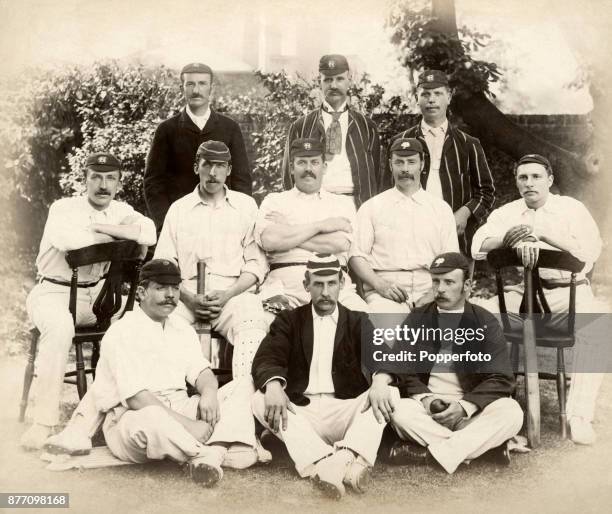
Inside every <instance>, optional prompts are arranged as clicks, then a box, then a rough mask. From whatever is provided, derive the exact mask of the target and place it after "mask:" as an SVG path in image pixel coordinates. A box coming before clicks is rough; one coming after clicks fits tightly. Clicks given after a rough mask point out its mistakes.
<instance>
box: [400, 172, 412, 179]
mask: <svg viewBox="0 0 612 514" xmlns="http://www.w3.org/2000/svg"><path fill="white" fill-rule="evenodd" d="M399 178H409V179H412V180H415V178H416V177H415V175H413V174H412V173H401V174H400V176H399Z"/></svg>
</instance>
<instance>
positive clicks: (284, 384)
mask: <svg viewBox="0 0 612 514" xmlns="http://www.w3.org/2000/svg"><path fill="white" fill-rule="evenodd" d="M272 380H280V382H281V384H282V385H283V389H285V388H286V387H287V381H286V380H285V379H284V378H283V377H271V378H269V379H268V380H266V381H265V382H264V385H263V386H262V387H261V388H262V389H265V388H266V386H267V385H268V383H270V382H272Z"/></svg>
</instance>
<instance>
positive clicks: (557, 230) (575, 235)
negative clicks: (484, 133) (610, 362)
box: [472, 154, 609, 444]
mask: <svg viewBox="0 0 612 514" xmlns="http://www.w3.org/2000/svg"><path fill="white" fill-rule="evenodd" d="M514 173H515V179H516V186H517V188H518V191H519V193H520V195H521V197H522V198H520V199H519V200H515V201H513V202H510V203H508V204H506V205H503V206H502V207H500V208H499V209H496V210H495V211H493V212H492V213H491V215H490V216H489V219H488V220H487V223H486V224H485V225H484V226H482V227H480V229H478V231H477V232H476V234H475V235H474V240H473V242H472V256H473V257H474V258H475V259H485V258H486V256H487V253H488V252H490V251H491V250H493V249H495V248H501V247H507V248H514V249H516V252H517V253H518V255H519V257H520V258H521V259H522V261H523V264H524V266H527V267H529V268H533V267H535V266H536V265H537V262H538V252H539V249H540V248H546V249H552V250H561V251H564V252H568V253H570V254H572V255H573V256H574V257H576V258H577V259H579V260H581V261H583V262H584V263H585V266H584V268H583V270H582V271H581V272H580V273H578V275H577V276H576V284H577V286H576V313H603V312H608V310H609V308H608V306H606V305H603V304H602V303H601V302H599V301H597V300H596V299H595V297H594V296H593V291H592V290H591V286H590V285H589V281H588V279H587V278H586V273H588V272H589V271H590V270H591V269H592V268H593V263H594V262H595V261H596V260H597V259H598V257H599V255H600V253H601V246H602V242H601V238H600V236H599V229H598V228H597V225H596V223H595V221H594V220H593V218H592V216H591V214H590V213H589V211H588V210H587V208H586V207H585V206H584V204H582V203H581V202H580V201H578V200H576V199H574V198H571V197H569V196H560V195H555V194H552V193H550V187H551V186H552V184H553V180H554V176H553V170H552V166H551V165H550V162H549V161H548V159H546V158H545V157H543V156H541V155H538V154H530V155H525V156H523V157H521V159H519V161H518V162H517V164H516V167H515V172H514ZM539 274H540V278H541V284H542V289H543V291H544V296H545V298H546V302H547V303H548V306H549V307H550V311H551V313H552V314H553V315H554V314H560V313H567V312H568V309H569V294H568V292H567V288H568V287H569V281H570V273H569V272H567V271H562V270H553V269H540V270H539ZM513 289H514V290H513V291H508V292H506V293H505V299H506V307H507V311H508V312H509V313H518V312H519V310H520V304H521V301H522V297H523V291H522V290H520V288H519V289H518V290H517V288H516V287H515V288H513ZM481 305H483V307H485V308H486V309H488V310H490V311H491V312H499V304H498V301H497V298H493V299H491V300H488V301H486V302H482V303H481ZM552 323H553V324H558V325H559V326H563V323H565V325H566V326H567V316H563V315H558V316H553V319H552ZM583 325H584V324H580V323H578V324H577V330H576V347H575V350H574V351H575V354H574V367H575V368H576V367H578V368H580V369H581V370H582V371H586V372H583V373H580V372H576V371H574V373H572V377H571V386H570V390H569V397H568V402H567V418H568V423H569V427H570V432H571V438H572V440H573V441H574V442H575V443H580V444H591V443H593V442H594V441H595V432H594V431H593V428H592V425H591V422H592V420H593V415H594V412H595V401H596V399H597V392H598V390H599V386H600V384H601V381H602V378H603V375H602V374H601V373H595V372H594V371H596V370H602V369H605V366H603V365H602V363H603V362H605V361H606V357H607V353H606V352H607V350H606V348H605V346H606V343H607V341H608V334H607V332H606V330H607V329H605V328H604V329H603V333H602V329H601V327H598V323H595V322H593V323H590V324H588V325H586V326H583Z"/></svg>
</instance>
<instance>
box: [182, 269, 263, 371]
mask: <svg viewBox="0 0 612 514" xmlns="http://www.w3.org/2000/svg"><path fill="white" fill-rule="evenodd" d="M218 281H219V280H218ZM233 282H235V279H233V278H232V279H226V281H225V282H222V283H220V284H219V286H220V287H218V288H219V289H227V288H228V287H230V286H231V284H232V283H233ZM171 316H177V317H179V318H181V319H183V320H184V321H186V322H187V323H189V324H193V323H194V322H195V316H194V313H193V312H192V311H191V310H190V309H189V308H188V307H187V306H186V305H185V304H184V303H183V302H179V304H178V306H177V308H176V309H175V310H174V312H173V313H172V314H171ZM211 326H212V328H213V329H214V330H216V331H217V332H219V333H220V334H221V335H222V336H223V337H224V338H226V339H227V340H228V342H229V343H230V344H231V345H233V347H234V353H233V357H232V375H233V377H234V378H240V377H244V376H250V375H251V365H252V364H253V359H254V357H255V353H256V352H257V348H259V343H261V341H262V339H263V338H264V337H265V335H266V332H267V323H266V318H265V316H264V310H263V307H262V305H261V301H260V299H259V297H258V296H256V295H254V294H253V293H251V292H248V291H247V292H244V293H241V294H239V295H237V296H234V297H233V298H230V299H229V300H228V302H227V303H226V304H225V306H224V307H223V309H222V310H221V313H220V314H219V317H217V318H216V319H214V320H213V321H212V323H211Z"/></svg>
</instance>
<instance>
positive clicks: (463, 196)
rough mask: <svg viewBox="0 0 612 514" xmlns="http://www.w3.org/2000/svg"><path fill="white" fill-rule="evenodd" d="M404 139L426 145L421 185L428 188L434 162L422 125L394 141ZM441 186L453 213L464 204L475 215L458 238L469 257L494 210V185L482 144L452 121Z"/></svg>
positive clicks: (441, 171)
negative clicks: (411, 138) (475, 237)
mask: <svg viewBox="0 0 612 514" xmlns="http://www.w3.org/2000/svg"><path fill="white" fill-rule="evenodd" d="M404 137H413V138H416V139H418V140H419V141H420V142H421V144H422V145H423V149H424V150H425V166H424V168H423V173H422V174H421V185H422V186H423V188H426V186H427V179H428V178H429V163H430V161H431V159H430V155H429V150H428V148H427V143H426V142H425V137H424V136H423V131H422V130H421V124H420V123H419V124H418V125H415V126H414V127H411V128H409V129H408V130H405V131H404V132H401V133H399V134H397V135H396V136H394V137H393V139H396V138H404ZM440 183H441V185H442V196H443V197H444V200H445V201H446V202H447V203H448V204H449V205H450V206H451V208H452V209H453V212H455V211H456V210H458V209H459V208H460V207H462V206H464V205H465V206H466V207H467V208H468V209H469V210H470V212H471V213H472V215H471V216H470V218H469V219H468V223H467V226H466V229H465V233H464V235H463V236H460V237H459V246H460V247H461V251H462V252H463V253H465V254H466V255H468V256H469V255H470V251H471V244H472V237H473V236H474V233H475V232H476V229H477V228H478V227H479V226H480V225H482V224H483V223H484V222H485V221H487V218H488V217H489V214H490V213H491V210H492V208H493V203H494V202H495V185H494V183H493V175H492V174H491V170H490V169H489V165H488V163H487V158H486V156H485V153H484V150H483V149H482V146H481V145H480V141H479V140H478V139H476V138H475V137H472V136H470V135H469V134H466V133H465V132H463V131H462V130H459V129H458V128H456V127H453V126H452V125H451V123H450V122H449V124H448V129H447V131H446V137H445V139H444V146H443V147H442V157H441V160H440Z"/></svg>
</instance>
